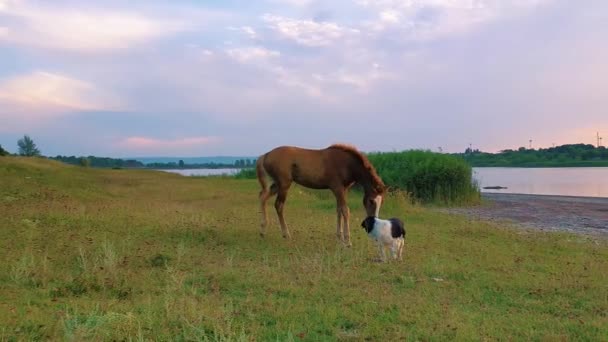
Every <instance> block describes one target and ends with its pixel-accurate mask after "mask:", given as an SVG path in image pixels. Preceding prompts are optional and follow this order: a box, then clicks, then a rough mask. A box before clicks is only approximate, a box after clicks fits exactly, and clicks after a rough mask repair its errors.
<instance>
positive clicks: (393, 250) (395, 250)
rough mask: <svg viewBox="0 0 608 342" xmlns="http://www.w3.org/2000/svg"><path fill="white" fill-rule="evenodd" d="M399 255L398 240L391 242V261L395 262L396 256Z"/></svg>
mask: <svg viewBox="0 0 608 342" xmlns="http://www.w3.org/2000/svg"><path fill="white" fill-rule="evenodd" d="M398 253H399V240H393V243H392V244H391V257H392V258H393V260H397V254H398Z"/></svg>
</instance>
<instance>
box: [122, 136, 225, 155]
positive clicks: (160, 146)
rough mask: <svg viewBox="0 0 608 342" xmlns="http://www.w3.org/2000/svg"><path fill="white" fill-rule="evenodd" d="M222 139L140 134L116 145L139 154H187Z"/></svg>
mask: <svg viewBox="0 0 608 342" xmlns="http://www.w3.org/2000/svg"><path fill="white" fill-rule="evenodd" d="M221 141H222V139H221V138H219V137H215V136H204V137H188V138H177V139H157V138H149V137H142V136H133V137H128V138H125V139H123V140H121V141H120V142H118V144H117V145H118V146H119V147H120V148H122V149H125V150H126V152H130V153H140V154H152V155H157V156H158V155H159V154H167V153H169V154H174V155H175V154H181V155H184V154H189V153H191V152H196V151H200V149H201V148H202V147H204V146H208V145H213V144H217V143H219V142H221Z"/></svg>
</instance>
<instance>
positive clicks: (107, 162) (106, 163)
mask: <svg viewBox="0 0 608 342" xmlns="http://www.w3.org/2000/svg"><path fill="white" fill-rule="evenodd" d="M49 159H53V160H57V161H60V162H64V163H66V164H72V165H80V166H92V167H105V168H123V167H125V168H134V167H145V165H144V164H143V163H142V162H140V161H137V160H133V159H128V160H124V159H116V158H106V157H95V156H88V157H82V156H81V157H76V156H69V157H68V156H61V155H59V156H55V157H49Z"/></svg>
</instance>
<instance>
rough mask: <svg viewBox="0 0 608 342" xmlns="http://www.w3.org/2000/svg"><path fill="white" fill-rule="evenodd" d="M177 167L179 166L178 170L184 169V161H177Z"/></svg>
mask: <svg viewBox="0 0 608 342" xmlns="http://www.w3.org/2000/svg"><path fill="white" fill-rule="evenodd" d="M178 165H179V167H180V168H182V169H183V168H184V165H185V164H184V161H183V160H181V159H180V160H179V163H178Z"/></svg>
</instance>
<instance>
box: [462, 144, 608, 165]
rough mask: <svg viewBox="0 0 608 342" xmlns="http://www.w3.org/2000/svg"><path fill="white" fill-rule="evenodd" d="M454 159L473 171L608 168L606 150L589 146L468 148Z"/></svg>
mask: <svg viewBox="0 0 608 342" xmlns="http://www.w3.org/2000/svg"><path fill="white" fill-rule="evenodd" d="M455 155H457V156H460V157H462V158H464V159H465V160H466V161H468V162H469V164H471V165H472V166H476V167H486V166H489V167H492V166H493V167H581V166H608V149H607V148H606V147H604V146H599V147H596V146H593V145H589V144H567V145H561V146H555V147H549V148H541V149H538V150H535V149H528V148H525V147H520V148H519V149H517V150H503V151H500V152H499V153H486V152H482V151H479V150H471V149H470V148H467V149H466V151H465V152H464V153H456V154H455Z"/></svg>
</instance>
